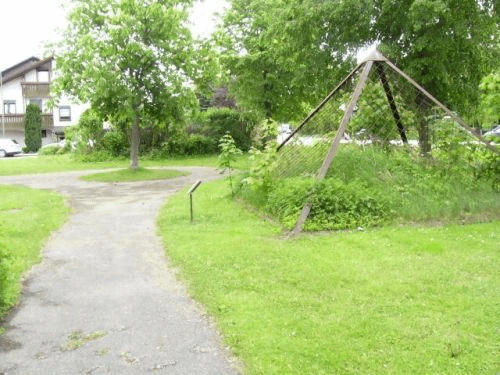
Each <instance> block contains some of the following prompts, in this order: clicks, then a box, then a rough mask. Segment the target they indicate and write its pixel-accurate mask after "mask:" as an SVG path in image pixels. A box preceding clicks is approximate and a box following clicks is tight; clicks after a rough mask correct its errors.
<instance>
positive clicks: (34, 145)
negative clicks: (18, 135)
mask: <svg viewBox="0 0 500 375" xmlns="http://www.w3.org/2000/svg"><path fill="white" fill-rule="evenodd" d="M24 143H25V144H26V148H27V150H28V152H37V151H38V150H39V149H40V147H42V111H40V108H39V107H38V105H36V104H28V106H27V107H26V118H25V125H24Z"/></svg>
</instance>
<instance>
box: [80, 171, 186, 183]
mask: <svg viewBox="0 0 500 375" xmlns="http://www.w3.org/2000/svg"><path fill="white" fill-rule="evenodd" d="M188 174H189V173H188V172H181V171H176V170H171V169H151V168H149V169H146V168H137V169H129V168H126V169H120V170H117V171H111V172H100V173H94V174H89V175H85V176H82V177H80V178H81V179H82V180H85V181H98V182H133V181H148V180H166V179H170V178H175V177H181V176H186V175H188Z"/></svg>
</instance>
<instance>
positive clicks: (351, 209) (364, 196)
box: [266, 178, 392, 231]
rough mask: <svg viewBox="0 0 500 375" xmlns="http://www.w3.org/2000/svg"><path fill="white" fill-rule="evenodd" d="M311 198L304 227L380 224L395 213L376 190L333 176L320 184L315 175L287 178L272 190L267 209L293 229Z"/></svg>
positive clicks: (338, 227) (331, 228) (345, 227)
mask: <svg viewBox="0 0 500 375" xmlns="http://www.w3.org/2000/svg"><path fill="white" fill-rule="evenodd" d="M309 199H310V200H311V203H312V209H311V212H310V214H309V217H308V220H307V222H306V224H305V227H304V229H305V230H310V231H318V230H338V229H353V228H357V227H371V226H377V225H380V224H382V223H383V222H384V221H386V220H387V219H389V218H390V217H391V215H392V211H391V209H390V205H389V202H388V201H386V200H385V199H384V198H382V197H381V196H380V195H378V194H377V193H376V192H374V191H371V190H370V189H367V188H366V187H361V186H360V185H359V184H345V183H343V182H341V181H339V180H337V179H333V178H328V179H325V180H323V181H321V182H319V183H317V184H314V180H313V179H312V178H308V179H303V178H291V179H287V180H285V181H284V183H283V184H280V185H279V186H278V187H277V188H275V189H273V190H272V191H271V192H270V194H269V197H268V201H267V204H266V210H267V211H268V212H269V213H270V214H272V215H273V216H275V217H277V218H278V219H279V221H280V222H281V223H282V224H283V225H284V226H285V227H286V228H287V229H291V228H292V227H293V225H294V224H295V223H296V221H297V218H298V215H299V213H300V212H301V210H302V208H303V207H304V205H305V203H306V202H307V201H308V200H309Z"/></svg>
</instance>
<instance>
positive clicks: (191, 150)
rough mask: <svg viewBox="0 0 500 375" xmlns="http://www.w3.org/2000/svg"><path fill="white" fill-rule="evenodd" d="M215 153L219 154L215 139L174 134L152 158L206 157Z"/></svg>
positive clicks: (154, 152)
mask: <svg viewBox="0 0 500 375" xmlns="http://www.w3.org/2000/svg"><path fill="white" fill-rule="evenodd" d="M215 152H217V142H216V140H215V139H213V138H210V137H207V136H204V135H201V134H187V133H184V132H179V133H175V134H172V135H171V136H170V137H169V138H168V140H166V141H165V142H163V143H162V145H161V147H160V149H157V150H153V151H152V152H151V154H150V157H151V158H165V157H168V156H192V155H206V154H214V153H215Z"/></svg>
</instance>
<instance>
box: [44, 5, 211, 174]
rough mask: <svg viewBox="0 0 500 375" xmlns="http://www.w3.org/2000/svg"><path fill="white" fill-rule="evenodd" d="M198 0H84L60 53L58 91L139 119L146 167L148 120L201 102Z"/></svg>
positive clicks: (134, 125) (116, 116) (109, 114)
mask: <svg viewBox="0 0 500 375" xmlns="http://www.w3.org/2000/svg"><path fill="white" fill-rule="evenodd" d="M190 5H191V1H190V0H76V1H74V6H73V8H72V11H71V12H70V15H69V17H68V19H69V26H68V28H67V30H66V32H65V35H64V40H63V41H62V42H61V44H60V45H59V48H58V51H57V60H56V67H57V74H58V77H57V78H56V79H55V82H54V85H53V89H54V91H55V92H56V93H57V94H61V93H62V92H65V93H67V94H69V95H71V96H73V97H75V98H78V99H79V100H81V101H84V102H90V103H91V106H92V108H93V109H94V110H96V111H97V112H98V113H99V114H100V115H101V116H102V117H103V118H108V119H113V120H116V121H119V122H127V123H129V124H130V125H131V167H132V168H136V167H137V166H138V151H139V140H140V139H139V131H140V130H139V129H140V126H141V123H142V122H143V121H144V119H148V120H161V121H163V122H166V123H169V122H179V121H182V119H183V116H184V114H185V113H186V111H189V110H190V109H192V108H194V107H196V105H197V100H196V97H195V95H194V93H193V87H194V85H195V84H196V83H199V82H200V79H201V77H202V69H201V67H200V66H201V62H203V64H204V65H205V67H206V65H208V63H209V61H208V60H207V59H208V57H207V58H206V59H205V60H204V61H203V59H202V57H203V51H200V50H197V49H196V48H195V47H194V43H193V40H192V37H191V34H190V31H189V29H188V28H187V26H186V20H187V17H188V13H187V9H188V7H189V6H190Z"/></svg>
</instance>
